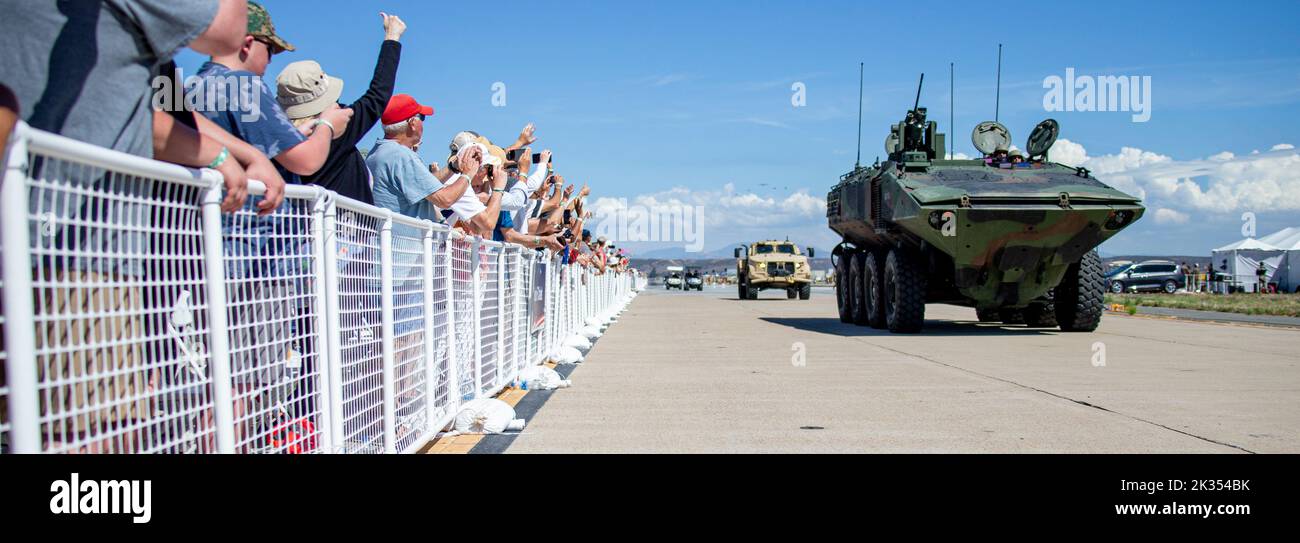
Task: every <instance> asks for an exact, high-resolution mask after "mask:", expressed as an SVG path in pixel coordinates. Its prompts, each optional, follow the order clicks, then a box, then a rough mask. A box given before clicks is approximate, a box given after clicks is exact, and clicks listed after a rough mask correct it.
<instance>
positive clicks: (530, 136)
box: [0, 0, 628, 451]
mask: <svg viewBox="0 0 1300 543" xmlns="http://www.w3.org/2000/svg"><path fill="white" fill-rule="evenodd" d="M0 10H3V12H4V13H5V14H6V16H5V17H2V18H0V33H3V35H5V36H6V47H5V48H3V49H0V83H2V84H3V85H0V101H2V103H0V137H2V138H4V139H5V140H7V139H8V138H9V135H10V132H11V130H12V127H13V125H14V122H15V120H16V119H21V120H23V121H25V122H26V123H27V124H28V125H30V126H31V127H33V128H36V129H40V130H44V131H47V132H52V133H56V134H60V135H63V136H66V137H70V138H73V139H76V140H80V141H84V142H87V143H90V144H93V145H97V146H100V147H105V148H109V149H113V150H117V151H121V152H125V153H129V154H133V155H137V156H142V157H148V158H153V159H157V160H161V161H165V162H171V163H175V164H179V165H183V166H187V167H193V168H210V169H213V170H216V171H218V172H220V173H221V174H222V176H223V178H224V183H225V196H224V199H223V201H222V203H221V209H222V211H223V212H224V213H227V214H233V213H235V212H237V211H240V210H244V209H249V208H250V206H251V210H252V211H254V212H255V213H256V214H257V215H259V216H260V217H259V218H257V220H254V221H252V222H249V221H244V222H243V223H240V224H242V226H237V225H236V223H235V221H234V220H232V219H231V217H232V215H228V216H227V219H226V221H225V222H224V224H223V226H224V228H225V231H226V233H227V240H226V242H225V245H226V247H225V249H226V251H227V254H230V253H231V252H232V251H233V252H236V253H239V254H251V255H253V256H254V257H260V258H262V259H264V260H273V259H268V258H266V257H274V256H275V253H276V252H277V251H282V250H284V249H285V248H284V246H283V245H277V242H275V241H273V240H272V238H276V237H277V236H275V235H273V234H275V233H278V232H279V230H277V229H279V228H282V225H281V224H280V223H277V222H274V221H275V218H274V215H273V214H274V213H275V212H276V211H277V209H280V208H281V206H282V205H284V192H285V186H286V185H295V184H312V185H318V186H320V187H323V188H325V189H329V190H331V191H334V192H335V193H337V194H339V195H341V196H343V197H346V198H350V199H352V200H356V201H359V202H363V203H366V204H371V205H375V206H378V207H382V208H386V209H389V210H392V211H393V212H395V213H400V214H402V215H406V216H410V217H416V218H420V219H428V220H430V221H433V222H436V223H440V224H445V225H447V226H448V227H449V228H453V229H456V230H459V231H461V232H463V233H464V234H467V235H471V236H479V237H482V238H484V239H493V240H497V241H504V242H510V243H515V244H519V245H522V246H524V247H527V248H531V249H536V250H539V251H540V250H549V251H551V252H552V253H554V254H557V255H558V256H559V257H560V259H561V260H562V262H563V263H564V264H566V265H569V264H572V265H576V266H583V267H589V268H591V269H592V270H593V271H594V273H597V274H603V273H607V272H610V271H621V270H624V269H625V268H626V267H627V265H628V260H627V255H626V254H624V252H623V251H620V250H618V249H617V248H616V247H615V246H614V245H612V244H610V243H608V242H607V240H605V239H604V238H597V239H596V240H594V241H593V240H592V239H591V238H592V236H591V234H590V232H589V231H588V230H586V229H584V225H585V224H586V222H587V221H588V220H589V219H590V218H591V216H592V215H591V212H590V210H589V209H588V207H587V205H586V200H587V198H588V196H589V195H590V193H591V190H590V188H589V187H588V186H586V185H585V184H584V185H583V186H582V188H581V189H578V188H576V186H575V185H574V184H571V183H566V181H565V179H564V177H563V176H562V175H560V174H558V173H557V172H556V169H555V164H554V160H553V157H552V153H551V151H549V150H541V151H540V152H537V153H534V152H533V151H534V150H535V149H536V148H537V147H538V146H537V141H538V136H537V131H536V130H535V128H534V126H533V125H532V124H528V125H526V126H525V127H524V128H523V130H522V131H521V132H520V133H519V135H518V136H517V137H515V138H514V139H513V141H510V142H509V143H508V144H506V145H505V146H504V147H502V146H500V145H499V144H497V143H493V141H492V140H490V139H488V138H487V137H486V136H484V135H482V134H480V133H478V132H474V131H470V130H462V131H459V132H457V133H455V135H454V136H453V137H452V138H451V140H450V142H449V144H448V147H449V151H450V154H449V155H448V157H447V159H446V162H445V164H444V165H441V166H440V165H438V164H436V163H435V164H426V163H425V162H424V161H423V159H421V157H420V155H419V153H418V150H419V148H420V145H421V144H422V143H423V142H424V138H425V136H426V133H425V128H426V124H428V125H432V124H433V123H434V108H433V107H431V106H429V105H427V101H421V100H417V99H416V98H415V97H412V96H411V95H408V94H394V92H395V88H396V84H397V77H398V71H399V64H400V61H401V55H402V45H401V41H400V40H401V37H402V35H403V33H404V32H405V31H406V24H405V23H404V22H403V21H402V19H401V18H399V17H397V16H395V15H389V14H385V13H381V14H380V17H381V20H382V28H383V36H384V40H383V42H382V44H381V45H380V47H379V54H378V59H377V61H376V64H375V68H374V75H373V77H372V79H371V81H370V84H369V86H368V87H366V88H365V91H364V93H363V94H362V95H361V96H360V97H359V98H357V99H356V100H355V101H353V102H351V103H348V104H344V103H341V99H342V97H343V93H344V82H343V81H342V80H341V79H339V78H337V77H333V76H330V75H329V73H328V72H327V69H328V68H329V67H330V66H331V65H332V64H334V63H332V62H330V61H329V60H328V59H322V60H321V61H315V60H307V59H303V60H298V61H296V62H292V63H289V64H287V65H284V66H283V67H282V68H281V69H280V70H279V72H278V76H276V77H275V79H274V81H273V82H270V83H273V84H274V85H271V84H270V83H268V81H267V80H266V79H265V78H266V77H267V74H268V71H269V70H270V69H271V68H272V64H273V60H278V58H277V57H281V56H282V55H286V54H290V53H293V54H294V55H295V56H298V55H302V56H310V54H311V52H310V51H298V50H297V49H296V48H295V47H294V46H293V45H292V44H291V43H290V42H289V41H288V40H286V39H285V38H284V37H282V36H280V35H279V34H277V32H276V29H275V26H274V24H273V22H272V17H271V14H270V13H268V12H267V10H266V9H265V8H264V7H262V6H261V5H259V4H257V3H255V2H253V1H249V0H100V1H95V2H90V1H87V2H29V1H23V0H0ZM186 47H188V48H189V49H191V50H193V51H195V52H198V53H200V54H203V55H207V56H208V57H209V60H208V61H207V62H205V63H204V64H203V65H202V66H201V67H200V68H199V70H198V72H197V74H196V77H190V78H185V79H184V80H183V81H182V79H181V77H180V75H181V72H180V71H179V70H178V69H177V67H176V64H175V62H174V61H173V56H174V55H176V54H177V53H178V52H179V51H180V50H181V49H182V48H186ZM162 80H170V82H171V84H172V85H177V86H180V87H182V88H184V89H185V92H186V94H187V95H189V94H197V95H199V96H202V97H204V99H203V102H202V103H200V104H194V103H190V102H188V101H184V102H183V103H177V104H173V105H172V106H171V107H161V106H160V105H159V103H160V102H159V100H157V99H156V95H157V93H158V92H159V86H158V85H159V84H158V82H159V81H162ZM272 87H274V90H272ZM214 104H215V105H216V106H217V107H212V106H213V105H214ZM376 124H378V125H379V126H380V128H381V130H382V136H381V137H380V138H379V139H378V140H377V141H375V142H374V143H373V144H371V145H369V146H368V147H369V150H368V151H363V150H362V148H361V147H359V146H360V145H365V142H362V141H361V140H362V138H363V137H364V136H365V134H367V133H368V132H369V131H370V130H371V129H372V128H374V127H375V126H376ZM250 179H251V180H257V181H260V182H261V183H263V184H264V185H265V192H264V194H263V195H262V196H261V197H260V198H258V199H256V203H247V202H252V200H250V197H249V190H248V184H249V180H250ZM142 190H145V191H146V193H147V190H148V189H142ZM258 221H261V222H258ZM236 228H243V230H240V231H239V233H240V235H239V236H237V238H238V239H236V240H234V241H232V240H231V239H230V238H231V236H230V234H231V233H232V231H233V229H236ZM82 242H84V240H83V241H82ZM70 243H71V242H70ZM232 245H234V246H236V247H234V248H232ZM60 273H62V272H60ZM78 273H80V274H81V275H79V276H78V279H79V280H81V281H88V282H90V283H96V282H98V283H102V284H103V285H104V286H103V289H104V290H105V292H89V293H87V294H86V298H87V299H92V298H95V299H106V300H137V299H139V298H140V297H141V296H140V295H139V294H140V293H138V292H135V293H132V292H125V293H124V292H123V290H127V291H130V290H131V289H138V288H139V287H133V286H130V285H132V284H134V282H132V281H120V280H117V279H119V278H116V277H104V276H98V277H97V276H95V275H93V274H92V272H88V271H85V270H81V271H79V272H78ZM93 273H100V274H108V275H113V274H120V273H126V272H125V271H123V270H110V271H107V272H104V271H102V270H101V271H97V272H93ZM136 273H145V274H147V272H136ZM234 273H250V274H254V275H255V274H257V273H265V271H264V270H263V271H261V272H258V271H253V272H249V271H248V270H235V271H234ZM145 279H146V280H147V279H148V277H146V278H145ZM146 282H147V281H146ZM229 295H230V296H232V297H235V298H240V297H243V298H250V299H251V298H259V297H266V296H267V293H266V292H247V293H240V292H232V293H230V294H229ZM144 298H145V301H144V302H139V303H141V304H144V305H146V306H147V305H148V304H149V303H153V302H149V301H148V300H149V298H150V297H149V296H144ZM86 303H89V302H86ZM93 309H94V310H95V311H92V308H91V307H90V306H85V307H82V308H81V310H82V311H84V312H86V313H88V314H90V313H94V314H96V315H109V314H113V313H114V310H122V311H123V312H127V313H129V312H130V311H129V310H139V309H140V308H139V307H95V308H93ZM144 309H145V311H144V312H146V313H149V311H148V309H149V308H148V307H145V308H144ZM74 312H75V310H74ZM105 318H107V317H105ZM282 320H288V321H290V323H289V324H287V325H286V326H288V327H289V328H290V331H289V333H298V332H302V330H303V329H304V328H306V327H307V325H305V324H302V323H295V322H292V320H293V319H282ZM237 324H238V323H232V326H235V325H237ZM162 326H163V325H160V324H157V323H154V324H149V323H145V324H143V329H144V332H143V333H145V334H148V333H150V332H151V331H153V330H154V329H157V328H160V327H162ZM107 328H108V329H110V330H112V331H111V332H109V333H108V335H110V336H112V335H117V336H123V335H130V334H140V333H141V332H140V330H139V328H140V325H138V324H135V323H127V322H117V323H111V324H109V325H108V327H107ZM129 329H133V330H129ZM44 335H48V334H44ZM119 339H120V337H119ZM111 355H112V354H111V353H110V354H109V355H107V356H111ZM101 356H104V355H101ZM59 363H60V364H64V365H68V364H83V365H84V364H90V363H92V362H88V361H77V360H64V361H62V362H59ZM143 364H145V361H140V360H137V361H134V362H131V363H127V364H125V366H126V368H127V369H128V371H124V372H123V373H124V374H125V377H124V378H123V379H120V380H118V382H116V383H114V384H112V385H111V386H109V387H108V388H104V387H99V388H97V389H95V390H89V391H88V392H87V391H81V390H78V391H76V392H75V393H70V394H69V396H70V397H74V398H73V399H68V400H66V401H67V402H73V403H71V404H68V405H64V406H63V407H62V408H61V409H60V410H76V409H82V408H87V407H90V406H91V405H92V404H96V403H101V402H108V401H111V400H113V399H114V398H121V397H126V396H136V395H139V394H140V393H141V392H142V391H143V390H145V389H152V388H155V387H157V386H159V383H158V380H159V379H160V377H159V376H158V375H157V374H156V372H143V371H141V372H131V371H129V368H130V367H131V366H133V365H143ZM119 365H121V363H120V362H119ZM83 370H84V368H83ZM62 371H66V372H69V373H71V374H77V373H79V372H80V371H82V370H77V369H75V368H63V370H62ZM2 377H3V374H2V373H0V385H2V384H3V379H2ZM257 378H259V377H257V376H254V377H250V379H253V381H256V380H257ZM245 384H246V385H247V386H250V387H253V386H256V385H257V383H256V382H249V383H245ZM87 388H90V387H87ZM95 394H99V395H101V396H102V397H100V398H98V399H95V398H93V396H94V395H95ZM237 394H238V391H237ZM2 403H3V402H0V404H2ZM46 409H50V406H45V405H43V406H42V410H43V411H44V410H46ZM141 409H143V408H141ZM127 411H130V412H127ZM236 411H237V412H236V416H237V417H239V416H240V408H239V407H238V406H237V409H236ZM140 416H141V413H139V412H136V411H134V410H122V409H116V408H115V409H113V411H112V412H108V411H103V412H99V413H92V414H91V415H90V416H89V417H88V418H86V419H85V420H84V421H83V422H82V423H79V424H77V425H74V426H73V427H70V428H63V429H61V430H57V431H51V432H47V434H48V435H50V436H51V437H52V438H53V439H55V440H56V441H57V440H58V439H60V436H59V435H57V434H59V433H60V432H62V433H66V434H68V435H66V436H62V437H64V438H67V439H70V440H71V439H84V437H85V436H84V434H85V433H87V432H89V433H95V429H96V428H101V427H102V426H104V425H106V424H109V425H111V424H116V423H119V422H122V423H124V422H125V421H127V420H128V419H133V418H137V417H140ZM78 436H80V437H78ZM144 446H145V444H143V443H133V444H126V445H123V444H120V443H119V444H117V445H116V446H115V449H116V450H119V451H130V450H134V449H138V448H142V447H144Z"/></svg>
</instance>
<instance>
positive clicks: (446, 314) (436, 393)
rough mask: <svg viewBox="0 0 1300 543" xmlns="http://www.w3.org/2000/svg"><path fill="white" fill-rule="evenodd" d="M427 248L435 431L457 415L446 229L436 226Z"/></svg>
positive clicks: (449, 256)
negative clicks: (429, 259) (429, 272)
mask: <svg viewBox="0 0 1300 543" xmlns="http://www.w3.org/2000/svg"><path fill="white" fill-rule="evenodd" d="M430 236H431V240H430V246H431V247H432V248H433V253H432V255H431V256H432V258H431V260H432V264H431V272H432V273H431V274H428V276H429V277H430V283H431V285H432V292H431V294H432V297H431V298H432V299H431V304H432V307H433V314H432V319H431V320H432V323H431V324H432V326H431V330H430V334H431V335H432V338H433V348H432V349H431V355H432V356H433V359H432V360H431V361H430V363H431V364H432V365H433V368H432V369H433V386H432V387H431V389H432V394H433V397H432V398H431V402H432V405H431V409H430V414H429V418H430V420H431V423H430V427H429V428H430V430H431V431H437V430H439V429H441V428H442V427H443V426H445V425H446V424H447V423H448V422H450V420H451V418H452V417H454V416H455V414H456V411H455V409H456V405H457V398H456V396H455V395H454V393H453V390H455V384H454V383H453V381H452V379H453V377H454V376H455V375H454V372H453V371H452V369H453V366H452V364H453V363H455V358H456V357H454V356H453V351H454V349H453V346H454V341H455V337H454V336H453V333H454V327H453V325H452V312H453V311H454V303H453V300H452V285H451V274H452V273H451V271H452V255H451V235H450V232H449V231H448V230H447V228H445V227H435V228H434V229H433V231H432V232H430Z"/></svg>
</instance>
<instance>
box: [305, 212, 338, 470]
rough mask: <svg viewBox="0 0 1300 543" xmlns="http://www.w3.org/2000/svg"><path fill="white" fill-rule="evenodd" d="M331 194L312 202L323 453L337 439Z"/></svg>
mask: <svg viewBox="0 0 1300 543" xmlns="http://www.w3.org/2000/svg"><path fill="white" fill-rule="evenodd" d="M330 194H331V193H330V192H328V191H325V190H318V191H317V197H316V200H315V201H314V202H313V203H312V210H311V213H312V226H311V237H312V245H313V246H315V247H316V251H315V253H316V254H315V259H314V260H315V262H313V268H314V269H313V270H312V271H314V272H315V273H314V279H313V282H314V283H315V288H314V289H313V290H314V293H315V296H316V307H318V308H320V310H321V311H324V314H322V315H320V317H319V318H317V319H316V322H315V323H314V324H315V332H316V373H317V384H316V390H317V391H319V399H318V400H317V402H319V405H320V409H321V419H322V420H318V421H316V424H317V425H318V426H319V427H320V440H321V442H320V450H323V451H333V450H334V438H335V436H336V435H337V434H335V433H334V425H333V424H332V423H331V422H332V420H333V416H332V413H333V409H332V407H333V404H332V403H331V402H332V398H333V396H334V394H333V390H332V380H331V378H332V375H331V368H333V367H334V366H335V365H336V364H337V362H336V359H335V358H334V354H335V353H334V349H333V348H331V343H330V341H329V337H330V326H329V324H328V320H329V319H330V318H331V315H337V312H335V311H329V310H328V309H327V308H328V307H329V305H330V304H329V301H330V298H335V299H336V300H337V298H338V296H337V295H333V294H332V293H333V292H334V289H335V288H337V287H335V286H333V285H334V283H333V282H332V281H331V280H330V277H331V274H330V273H329V267H328V265H327V263H328V262H329V257H328V255H330V254H331V253H333V252H334V235H333V231H332V230H326V229H325V226H326V220H325V217H326V215H325V214H326V212H327V211H329V212H331V213H332V212H333V209H334V208H333V206H332V205H331V203H332V201H333V198H331V197H330ZM330 224H331V225H332V224H333V223H332V222H330Z"/></svg>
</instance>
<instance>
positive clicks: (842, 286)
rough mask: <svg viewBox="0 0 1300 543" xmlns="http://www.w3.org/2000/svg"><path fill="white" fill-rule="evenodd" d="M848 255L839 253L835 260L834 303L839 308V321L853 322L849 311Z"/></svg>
mask: <svg viewBox="0 0 1300 543" xmlns="http://www.w3.org/2000/svg"><path fill="white" fill-rule="evenodd" d="M849 258H851V257H850V256H848V255H840V258H839V260H838V261H836V262H835V305H836V307H837V308H838V309H839V310H840V322H853V315H852V313H851V312H850V311H849V293H850V292H851V291H850V290H849V261H848V259H849Z"/></svg>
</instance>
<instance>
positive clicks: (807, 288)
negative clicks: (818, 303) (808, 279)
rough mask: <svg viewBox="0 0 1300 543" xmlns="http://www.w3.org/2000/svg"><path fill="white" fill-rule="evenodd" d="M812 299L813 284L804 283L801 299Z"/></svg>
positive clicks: (800, 291) (800, 294)
mask: <svg viewBox="0 0 1300 543" xmlns="http://www.w3.org/2000/svg"><path fill="white" fill-rule="evenodd" d="M809 298H812V283H804V284H803V285H802V286H800V287H799V299H800V300H807V299H809Z"/></svg>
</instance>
